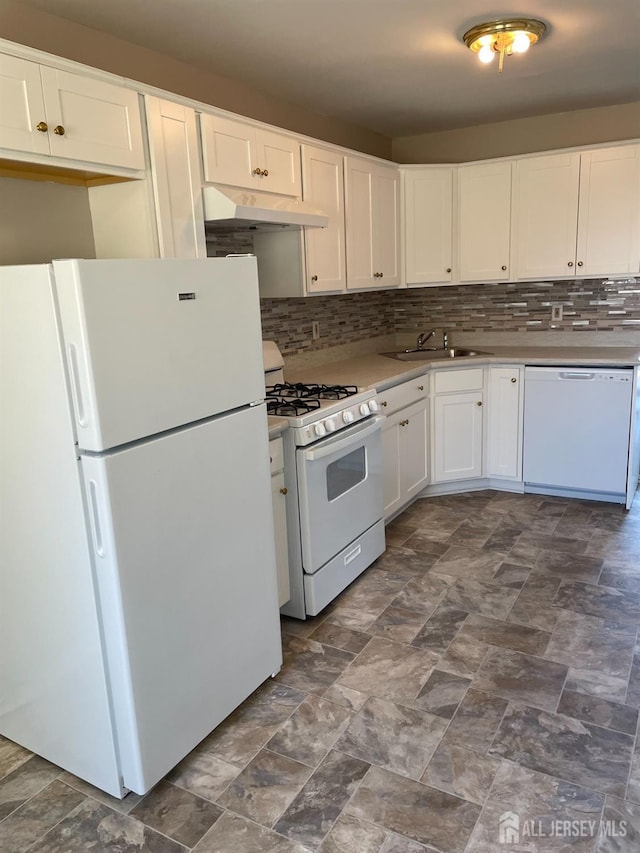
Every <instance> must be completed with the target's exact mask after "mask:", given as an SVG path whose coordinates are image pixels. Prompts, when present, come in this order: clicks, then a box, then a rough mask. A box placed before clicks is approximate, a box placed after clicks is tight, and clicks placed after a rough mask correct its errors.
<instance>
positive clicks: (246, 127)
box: [200, 113, 302, 198]
mask: <svg viewBox="0 0 640 853" xmlns="http://www.w3.org/2000/svg"><path fill="white" fill-rule="evenodd" d="M200 121H201V129H202V152H203V157H204V178H205V181H208V182H209V183H216V184H226V185H228V186H232V187H245V188H247V189H252V190H260V191H262V192H269V193H278V194H280V195H291V196H296V197H298V198H299V197H300V196H301V195H302V173H301V166H300V143H299V142H298V141H297V140H296V139H294V138H293V137H290V136H286V135H285V134H283V133H276V132H274V131H270V130H266V129H263V128H258V127H255V126H254V125H251V124H245V123H244V122H242V121H235V120H234V119H228V118H221V117H219V116H214V115H210V114H208V113H203V114H202V116H201V120H200Z"/></svg>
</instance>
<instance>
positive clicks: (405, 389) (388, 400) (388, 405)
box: [378, 375, 429, 415]
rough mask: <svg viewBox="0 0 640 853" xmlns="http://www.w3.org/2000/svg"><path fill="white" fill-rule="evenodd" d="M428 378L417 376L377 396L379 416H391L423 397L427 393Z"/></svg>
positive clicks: (426, 376)
mask: <svg viewBox="0 0 640 853" xmlns="http://www.w3.org/2000/svg"><path fill="white" fill-rule="evenodd" d="M428 383H429V376H428V375H425V376H418V377H416V378H415V379H410V380H409V381H408V382H403V383H402V384H401V385H395V386H394V387H393V388H388V389H387V390H386V391H381V392H380V393H379V394H378V404H379V405H380V414H382V415H391V414H393V412H397V411H398V410H399V409H403V408H404V407H405V406H409V405H411V403H415V402H416V400H420V399H421V398H422V397H425V396H426V395H427V393H428V391H429V384H428Z"/></svg>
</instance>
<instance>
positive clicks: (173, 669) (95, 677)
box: [0, 257, 282, 797]
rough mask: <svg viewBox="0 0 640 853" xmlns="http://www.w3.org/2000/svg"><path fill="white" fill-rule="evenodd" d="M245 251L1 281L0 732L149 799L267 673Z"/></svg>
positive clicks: (257, 361) (255, 325) (65, 268)
mask: <svg viewBox="0 0 640 853" xmlns="http://www.w3.org/2000/svg"><path fill="white" fill-rule="evenodd" d="M263 398H264V373H263V364H262V342H261V330H260V313H259V300H258V289H257V272H256V263H255V258H251V257H245V258H222V259H208V260H170V259H167V260H122V261H115V260H114V261H96V260H63V261H54V262H53V264H50V265H41V266H28V267H27V266H25V267H4V268H0V734H2V735H4V736H5V737H7V738H10V739H11V740H14V741H16V742H17V743H19V744H22V745H23V746H25V747H27V748H29V749H31V750H33V751H34V752H36V753H37V754H39V755H41V756H43V757H44V758H46V759H48V760H49V761H52V762H54V763H55V764H58V765H60V766H61V767H63V768H65V769H66V770H69V771H70V772H72V773H74V774H76V775H77V776H79V777H81V778H82V779H85V780H86V781H88V782H90V783H91V784H93V785H95V786H97V787H98V788H101V789H103V790H104V791H107V792H108V793H110V794H112V795H114V796H117V797H121V796H123V795H124V794H125V793H126V792H127V790H132V791H135V792H137V793H144V792H146V791H148V790H149V789H150V788H151V787H152V786H153V785H154V784H155V783H156V782H157V781H158V780H159V779H161V778H162V777H163V776H164V775H165V774H166V773H167V772H168V771H169V770H170V769H171V768H172V767H173V766H174V765H175V764H176V763H177V762H178V761H180V759H182V758H183V757H184V756H185V755H186V754H187V753H188V752H189V751H190V750H191V749H193V747H195V746H196V744H197V743H198V742H199V741H201V740H202V739H203V738H204V737H205V736H206V735H207V734H209V732H211V731H212V729H214V728H215V726H217V725H218V724H219V723H220V722H221V721H222V720H223V719H224V718H225V717H226V716H227V715H228V714H229V713H230V712H231V711H232V710H233V709H234V708H236V707H237V706H238V705H239V704H240V703H241V702H242V701H243V700H244V699H245V698H246V697H247V696H248V695H249V694H250V693H252V692H253V691H254V690H255V689H256V688H257V687H258V685H260V684H261V682H263V681H264V680H265V679H267V678H268V677H269V676H270V675H271V674H273V673H275V672H277V670H278V669H279V668H280V665H281V662H282V658H281V645H280V626H279V612H278V595H277V585H276V568H275V555H274V541H273V528H272V516H271V496H270V494H271V493H270V472H269V451H268V431H267V418H266V410H265V404H264V399H263Z"/></svg>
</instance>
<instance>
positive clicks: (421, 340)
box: [416, 329, 449, 350]
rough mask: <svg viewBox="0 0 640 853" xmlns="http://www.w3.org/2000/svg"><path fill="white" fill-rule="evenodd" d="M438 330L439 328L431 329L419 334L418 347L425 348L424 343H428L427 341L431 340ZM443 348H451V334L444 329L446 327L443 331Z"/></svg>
mask: <svg viewBox="0 0 640 853" xmlns="http://www.w3.org/2000/svg"><path fill="white" fill-rule="evenodd" d="M437 331H438V330H437V329H431V331H430V332H422V333H421V334H420V335H418V339H417V341H416V349H424V348H425V346H424V345H425V344H426V342H427V341H428V340H429V338H431V337H433V335H435V333H436V332H437ZM428 349H434V350H435V349H438V347H428ZM442 349H449V335H448V334H447V332H445V331H444V329H443V331H442Z"/></svg>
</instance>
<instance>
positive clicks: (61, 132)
mask: <svg viewBox="0 0 640 853" xmlns="http://www.w3.org/2000/svg"><path fill="white" fill-rule="evenodd" d="M53 132H54V133H55V135H56V136H64V127H63V126H62V125H61V124H57V125H56V126H55V127H54V128H53Z"/></svg>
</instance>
